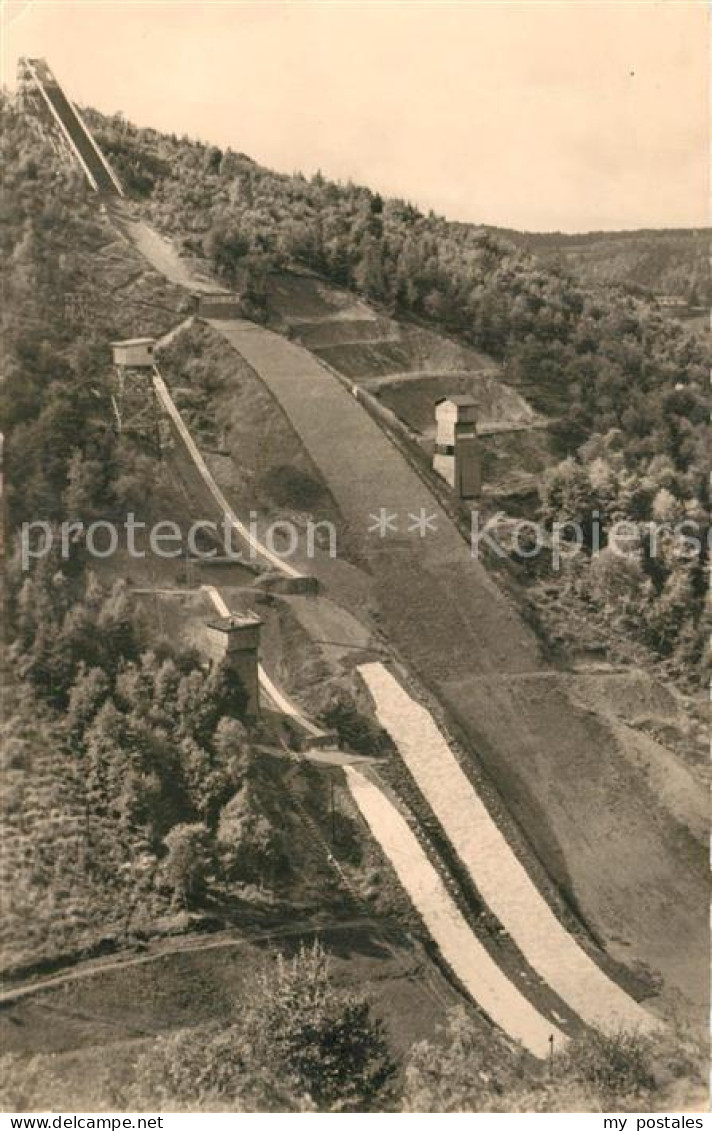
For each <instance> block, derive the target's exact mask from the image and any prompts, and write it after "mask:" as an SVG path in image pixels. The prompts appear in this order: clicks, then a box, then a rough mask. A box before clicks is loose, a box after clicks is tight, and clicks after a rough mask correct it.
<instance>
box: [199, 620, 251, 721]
mask: <svg viewBox="0 0 712 1131" xmlns="http://www.w3.org/2000/svg"><path fill="white" fill-rule="evenodd" d="M261 627H262V621H261V620H260V618H259V617H258V616H257V614H256V613H233V614H232V615H231V616H229V617H221V619H220V620H213V621H209V622H208V628H209V629H210V630H211V633H210V635H211V655H212V657H213V659H214V660H216V661H217V662H218V663H221V662H224V663H226V664H227V665H228V666H229V667H230V669H231V670H232V671H234V672H235V673H236V675H238V676H239V678H240V682H241V683H242V685H243V687H244V689H245V694H246V695H247V707H246V710H245V713H246V715H247V717H248V718H251V719H256V718H257V717H258V715H259V713H260V684H259V673H258V661H259V649H260V628H261Z"/></svg>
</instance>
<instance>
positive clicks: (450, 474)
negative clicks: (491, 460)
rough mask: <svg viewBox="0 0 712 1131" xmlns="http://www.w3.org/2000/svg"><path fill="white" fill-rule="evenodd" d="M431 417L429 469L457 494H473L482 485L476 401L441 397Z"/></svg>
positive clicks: (463, 397) (475, 494)
mask: <svg viewBox="0 0 712 1131" xmlns="http://www.w3.org/2000/svg"><path fill="white" fill-rule="evenodd" d="M435 420H436V422H437V431H436V435H435V454H434V455H433V469H434V470H435V471H437V473H438V475H440V476H442V478H443V479H444V480H445V482H446V483H449V484H450V486H451V487H452V489H453V490H454V491H455V493H456V495H457V496H458V498H460V499H474V498H477V496H478V495H479V493H480V490H481V486H482V475H481V467H480V450H479V442H478V439H477V401H476V400H475V398H474V397H471V396H467V395H464V396H458V395H453V396H451V397H442V398H441V399H440V400H439V401H436V403H435Z"/></svg>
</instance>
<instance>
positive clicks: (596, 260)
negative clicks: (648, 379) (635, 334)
mask: <svg viewBox="0 0 712 1131" xmlns="http://www.w3.org/2000/svg"><path fill="white" fill-rule="evenodd" d="M488 230H489V231H491V232H492V233H493V234H494V235H495V236H499V237H500V238H502V239H505V240H507V241H509V242H510V243H513V244H515V245H516V246H517V247H521V248H524V250H525V251H529V252H532V253H533V254H535V255H536V256H537V257H538V258H539V259H540V260H541V261H542V262H543V263H546V264H548V265H558V266H562V267H565V268H566V269H567V270H569V271H570V272H571V273H572V274H573V275H575V276H576V278H577V279H579V280H580V281H581V282H582V283H586V284H592V285H596V284H602V285H609V284H612V285H620V286H626V287H633V288H641V290H643V291H649V292H650V293H651V294H654V295H676V296H680V297H681V298H684V299H685V300H686V301H687V302H688V303H689V304H690V306H702V307H709V305H710V303H711V302H712V274H711V273H710V238H711V237H712V232H711V231H710V229H709V228H666V229H658V230H655V229H651V228H646V229H640V230H638V231H630V232H584V233H581V234H576V235H566V234H564V233H562V232H517V231H514V230H511V229H509V228H490V229H488Z"/></svg>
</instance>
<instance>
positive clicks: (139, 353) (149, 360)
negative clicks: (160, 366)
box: [111, 338, 156, 369]
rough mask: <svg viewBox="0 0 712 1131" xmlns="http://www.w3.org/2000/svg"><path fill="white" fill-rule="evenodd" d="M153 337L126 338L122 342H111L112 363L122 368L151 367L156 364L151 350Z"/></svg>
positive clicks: (153, 345) (153, 341)
mask: <svg viewBox="0 0 712 1131" xmlns="http://www.w3.org/2000/svg"><path fill="white" fill-rule="evenodd" d="M155 346H156V339H155V338H127V339H126V341H124V342H112V343H111V348H112V350H113V352H114V365H118V366H120V367H121V368H124V369H146V368H148V369H152V368H153V366H154V365H155V364H156V362H155V359H154V356H153V352H154V349H155Z"/></svg>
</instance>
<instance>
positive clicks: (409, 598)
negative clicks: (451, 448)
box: [213, 322, 708, 1004]
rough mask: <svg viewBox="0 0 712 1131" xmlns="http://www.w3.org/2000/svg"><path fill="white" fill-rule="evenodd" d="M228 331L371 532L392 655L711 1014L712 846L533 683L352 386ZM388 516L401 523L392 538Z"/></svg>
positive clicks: (466, 554)
mask: <svg viewBox="0 0 712 1131" xmlns="http://www.w3.org/2000/svg"><path fill="white" fill-rule="evenodd" d="M213 325H214V327H215V328H216V329H217V330H219V332H220V333H221V334H223V336H224V337H225V338H226V340H227V341H228V342H230V344H231V345H232V346H233V347H234V348H235V349H236V350H238V352H239V353H240V354H241V355H242V356H243V357H244V358H245V359H246V360H247V361H248V363H249V364H250V365H251V366H252V367H253V369H254V370H255V371H256V372H257V373H258V374H259V376H260V377H261V378H262V380H263V381H264V383H265V384H266V386H267V387H268V388H269V389H270V391H271V392H272V393H273V395H274V396H275V398H276V399H277V401H278V402H279V404H280V405H281V406H282V408H283V409H284V411H285V412H286V414H287V415H288V416H289V419H290V421H291V423H292V426H293V427H294V428H295V430H296V432H297V433H298V435H299V436H300V438H301V440H302V442H303V444H304V446H305V448H306V450H307V452H308V453H309V455H310V457H311V458H312V460H313V461H314V463H315V464H316V466H317V467H318V469H319V470H320V472H321V474H322V476H323V478H324V480H325V482H326V483H327V484H328V486H329V488H330V490H331V492H332V493H333V496H334V498H335V500H336V503H337V505H338V506H339V508H340V510H341V511H342V513H343V514H344V516H345V517H346V519H347V521H348V522H349V524H350V526H351V527H352V528H353V529H355V530H360V531H361V536H362V545H363V547H364V554H365V555H366V557H367V558H368V559H369V560H370V562H371V567H372V571H373V589H374V592H375V594H376V597H377V600H378V605H379V608H380V614H381V618H382V623H383V627H384V629H385V631H386V632H387V634H388V637H389V639H390V641H391V642H392V643H393V645H394V646H395V647H396V649H397V650H398V651H399V652H400V654H401V655H402V657H403V659H404V660H405V661H406V663H407V664H408V665H409V666H410V667H411V668H412V669H413V670H414V671H415V672H416V673H417V674H418V676H419V677H420V678H421V680H422V681H423V683H424V684H425V685H426V686H428V687H429V688H430V689H431V690H432V691H433V692H434V693H435V695H436V696H437V698H438V699H439V701H440V702H441V703H442V704H443V706H444V707H445V708H446V710H447V711H448V714H449V716H450V718H451V720H453V721H454V722H455V724H456V725H457V726H459V728H460V729H461V732H462V734H463V738H464V740H465V744H466V746H467V747H469V749H470V751H471V753H472V754H474V753H475V752H476V755H477V757H478V758H479V759H480V760H481V762H482V763H483V764H484V765H485V767H486V769H487V771H488V773H489V775H490V777H491V779H492V781H493V782H494V783H495V784H496V786H497V788H498V790H499V793H500V795H501V796H502V797H504V798H506V807H507V809H508V811H509V812H510V813H511V815H512V816H513V817H514V818H515V820H516V821H517V822H518V824H519V826H520V827H521V828H522V829H523V830H524V832H525V834H526V837H527V839H528V841H529V844H530V846H531V847H532V848H533V850H534V852H535V854H536V856H537V857H538V858H539V860H540V861H541V863H542V864H543V865H544V868H545V869H546V871H547V873H548V874H549V876H550V877H551V878H552V879H553V880H554V882H555V883H556V884H557V886H558V888H559V890H560V891H561V892H562V893H563V894H564V896H565V898H566V899H567V900H568V901H569V903H570V905H571V906H572V907H573V908H574V909H575V910H576V911H577V912H578V913H579V914H580V916H581V917H582V918H583V919H584V921H585V922H586V923H587V924H588V926H589V927H590V929H591V930H592V931H593V932H594V934H595V936H596V937H597V938H598V939H599V940H600V941H601V942H602V943H603V945H604V946H605V947H606V948H607V949H608V950H609V951H610V952H611V953H612V954H613V955H614V956H615V957H616V958H617V959H619V960H621V961H623V962H627V963H628V964H630V963H637V962H644V963H646V964H648V965H649V967H650V968H652V970H653V971H655V972H656V974H659V975H660V976H662V978H664V979H665V981H666V985H665V987H664V988H665V989H666V990H670V991H671V993H672V996H673V998H674V997H675V995H676V992H679V993H681V994H683V995H684V997H685V999H686V1000H687V1003H688V1004H689V1003H690V1002H695V1001H703V1000H704V996H705V993H706V989H705V987H706V968H707V953H708V934H707V924H706V917H705V915H704V910H703V909H704V907H705V905H706V872H705V863H704V849H703V847H702V846H701V845H700V844H699V843H698V842H697V841H695V840H694V838H693V837H691V836H690V834H689V831H688V830H687V829H686V828H685V827H683V826H682V825H681V824H680V823H679V822H678V821H677V820H676V819H675V817H674V815H672V814H671V813H669V812H668V811H667V810H666V809H665V807H664V806H662V805H661V804H660V801H659V799H658V798H657V797H656V796H655V794H654V792H653V791H652V790H650V788H649V786H648V785H647V783H646V780H645V777H644V775H641V774H640V773H638V772H636V771H635V770H634V768H633V767H632V766H631V763H630V762H629V760H628V759H627V758H626V755H625V751H624V750H623V749H622V747H621V742H620V735H619V734H618V733H616V732H615V731H614V729H613V728H612V727H611V726H610V725H609V723H608V722H607V720H605V719H604V718H602V717H600V716H597V715H596V714H594V713H593V712H591V711H588V710H586V709H584V708H582V707H581V706H580V705H579V704H577V703H575V702H573V701H572V700H571V698H570V697H569V695H568V693H567V689H566V686H565V683H564V682H563V681H560V680H557V679H556V676H555V673H553V672H551V673H549V674H550V675H551V679H550V680H532V679H531V678H530V677H531V676H532V675H539V676H543V675H544V674H546V673H547V671H548V669H547V667H546V665H545V663H544V662H543V659H542V657H541V654H540V650H539V647H538V645H537V641H536V639H535V638H534V636H533V634H532V632H531V631H530V629H529V628H528V627H527V626H526V625H525V624H524V622H523V621H522V620H521V618H520V617H519V615H518V614H517V612H516V611H515V609H514V608H513V607H512V606H511V604H510V603H509V602H508V601H507V599H506V598H505V597H504V595H503V594H502V592H501V591H500V590H499V589H498V588H497V586H496V585H495V583H494V582H493V581H492V579H491V578H490V577H489V576H488V574H487V572H486V570H485V569H484V567H483V566H482V565H481V563H480V562H479V561H475V560H473V558H472V556H471V554H470V551H469V548H468V546H467V545H466V544H465V542H464V541H463V540H462V538H461V537H460V535H459V533H458V532H457V530H456V528H455V527H454V525H453V524H452V523H451V521H450V520H449V519H448V517H447V516H446V514H445V513H444V511H443V510H442V508H440V507H439V506H438V504H437V502H436V501H435V499H434V497H433V496H432V494H431V492H430V491H429V489H428V487H427V486H426V485H425V484H424V482H423V481H422V480H421V478H420V477H419V476H418V475H417V474H416V472H415V471H414V470H413V469H412V468H411V467H410V466H409V465H408V463H407V462H406V461H405V460H404V458H403V457H402V455H401V454H400V453H399V452H398V451H397V450H396V449H395V447H394V446H393V445H392V444H391V442H390V441H389V439H388V438H387V436H386V435H385V434H384V433H383V432H382V431H381V429H380V428H379V427H378V425H377V424H376V423H375V422H374V421H373V420H372V419H371V418H370V417H369V416H368V415H367V414H366V413H365V412H364V411H363V409H362V408H361V406H360V405H359V404H358V401H357V400H356V399H355V398H354V397H353V396H351V395H350V394H349V392H348V391H347V389H346V388H345V387H344V386H343V385H342V384H341V383H340V382H339V380H338V379H337V378H335V377H334V376H333V375H332V374H331V373H330V372H329V371H328V370H326V369H325V368H324V367H323V366H322V365H320V364H319V362H318V361H317V360H316V359H315V358H314V357H312V356H311V355H310V354H309V353H308V352H307V351H306V350H304V349H303V348H301V347H299V346H296V345H294V344H293V343H290V342H288V341H286V340H285V339H284V338H282V337H281V336H279V335H277V334H274V333H271V332H270V331H268V330H265V329H264V328H262V327H257V326H255V325H254V324H251V323H246V322H214V323H213ZM421 515H425V516H427V517H428V518H429V520H430V523H429V528H428V530H427V533H426V534H425V536H421V532H420V528H419V526H418V521H417V520H418V518H419V517H420V516H421ZM379 516H380V517H382V518H384V519H385V518H387V517H388V516H392V521H391V523H390V525H389V526H388V529H387V532H386V534H385V536H382V531H380V532H379V528H378V524H377V519H378V518H379ZM673 907H674V908H676V912H675V915H674V916H671V915H670V914H669V909H670V908H673ZM681 955H683V956H684V960H682V961H681V958H680V956H681Z"/></svg>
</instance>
